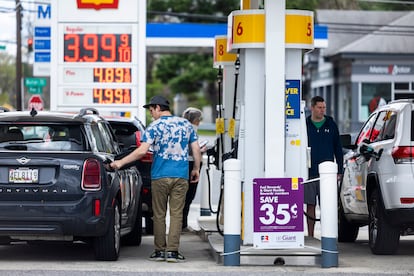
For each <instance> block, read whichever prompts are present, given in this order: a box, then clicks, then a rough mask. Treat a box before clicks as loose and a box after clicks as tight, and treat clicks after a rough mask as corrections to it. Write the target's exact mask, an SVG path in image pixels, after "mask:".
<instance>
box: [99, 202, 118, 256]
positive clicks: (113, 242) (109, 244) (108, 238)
mask: <svg viewBox="0 0 414 276" xmlns="http://www.w3.org/2000/svg"><path fill="white" fill-rule="evenodd" d="M120 246H121V212H120V208H119V204H118V201H117V200H116V199H115V202H114V206H113V208H112V210H111V215H110V217H109V227H108V230H107V231H106V233H105V235H103V236H101V237H96V238H95V239H94V249H95V257H96V259H97V260H100V261H116V260H117V259H118V257H119V250H120Z"/></svg>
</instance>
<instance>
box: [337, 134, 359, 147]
mask: <svg viewBox="0 0 414 276" xmlns="http://www.w3.org/2000/svg"><path fill="white" fill-rule="evenodd" d="M340 138H341V145H342V147H343V148H346V149H350V150H354V149H356V148H357V146H356V145H355V144H353V143H352V139H351V134H341V136H340Z"/></svg>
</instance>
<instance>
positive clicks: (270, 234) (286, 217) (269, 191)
mask: <svg viewBox="0 0 414 276" xmlns="http://www.w3.org/2000/svg"><path fill="white" fill-rule="evenodd" d="M301 183H302V178H256V179H253V212H254V218H253V225H254V228H253V230H254V235H255V237H254V241H255V246H256V247H268V248H271V247H275V248H284V247H294V246H301V245H303V231H304V228H303V227H304V226H303V222H304V219H303V185H302V184H301Z"/></svg>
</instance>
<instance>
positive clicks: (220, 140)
mask: <svg viewBox="0 0 414 276" xmlns="http://www.w3.org/2000/svg"><path fill="white" fill-rule="evenodd" d="M226 39H227V37H221V36H217V37H216V46H217V47H216V48H217V50H216V51H215V62H217V63H219V65H218V66H216V67H218V73H217V84H218V105H217V118H216V133H217V140H216V146H215V147H213V148H211V149H209V150H208V151H207V156H208V158H207V160H208V162H207V163H208V164H207V170H210V169H211V167H210V165H215V167H216V168H217V169H218V170H220V172H221V173H220V196H219V202H218V207H217V210H216V211H215V210H212V208H211V198H210V199H209V207H210V211H211V212H212V213H214V214H216V226H217V230H218V232H219V233H220V234H221V235H223V232H222V230H221V228H220V225H221V224H223V223H220V215H221V214H220V213H221V212H220V211H221V209H222V204H223V189H224V175H223V174H224V171H223V162H224V161H225V160H226V159H228V158H236V157H237V154H236V153H237V148H236V147H235V146H236V145H237V142H235V141H236V140H237V137H236V133H237V129H236V118H235V117H236V111H237V108H236V103H237V82H238V72H239V68H240V60H239V58H238V55H236V54H229V53H227V51H226V50H225V47H226V45H227V42H226ZM217 44H218V45H217ZM216 58H217V59H219V60H218V61H216ZM223 67H224V68H223ZM233 71H234V74H233ZM233 76H234V81H233ZM233 84H234V85H233ZM226 125H227V128H226ZM226 130H227V135H225V134H226ZM208 175H209V174H208V171H207V176H208ZM207 180H208V185H209V194H210V191H211V185H212V183H211V179H210V178H209V176H208V177H207ZM210 196H211V194H210Z"/></svg>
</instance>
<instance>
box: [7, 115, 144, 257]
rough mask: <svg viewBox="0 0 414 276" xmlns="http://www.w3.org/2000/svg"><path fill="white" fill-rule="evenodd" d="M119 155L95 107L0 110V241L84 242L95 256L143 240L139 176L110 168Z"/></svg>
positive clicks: (114, 252) (114, 254)
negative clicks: (66, 110) (60, 110)
mask: <svg viewBox="0 0 414 276" xmlns="http://www.w3.org/2000/svg"><path fill="white" fill-rule="evenodd" d="M121 154H122V153H121V152H120V149H119V145H118V142H117V138H116V137H115V135H114V132H113V130H112V128H111V127H110V125H109V123H108V122H107V121H106V120H105V119H104V118H102V117H101V116H99V113H98V112H97V111H96V110H95V109H91V108H89V109H83V110H81V111H80V113H79V114H66V113H52V112H42V111H40V112H37V111H35V110H32V111H31V112H30V111H21V112H3V113H0V242H1V243H2V244H5V243H13V242H14V241H22V240H24V241H29V242H31V241H39V240H41V241H84V242H87V243H91V244H93V247H94V251H95V256H96V259H98V260H117V259H118V256H119V251H120V245H121V241H122V243H123V244H129V245H140V244H141V235H142V202H141V189H142V179H141V176H140V174H139V172H138V171H137V169H136V168H135V166H129V167H127V168H123V169H120V170H117V171H113V170H112V169H111V168H110V167H109V165H108V164H109V163H110V162H111V161H112V160H114V159H115V158H117V155H121Z"/></svg>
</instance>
